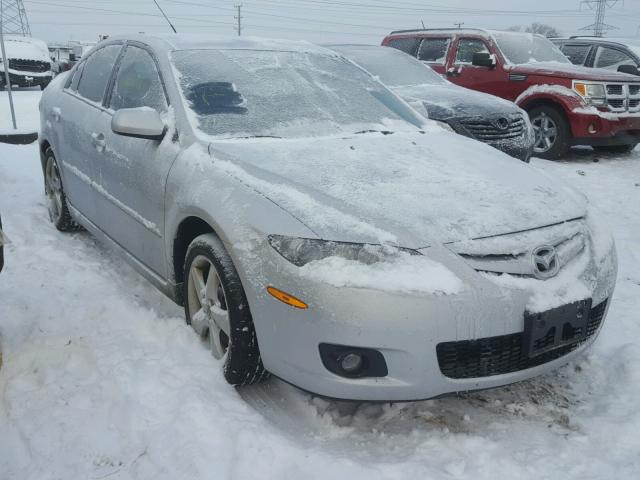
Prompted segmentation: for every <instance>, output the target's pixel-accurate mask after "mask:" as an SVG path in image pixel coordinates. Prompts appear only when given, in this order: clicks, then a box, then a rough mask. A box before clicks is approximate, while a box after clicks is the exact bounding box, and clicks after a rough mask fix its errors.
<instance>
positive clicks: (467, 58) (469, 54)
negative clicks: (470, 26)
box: [456, 38, 489, 64]
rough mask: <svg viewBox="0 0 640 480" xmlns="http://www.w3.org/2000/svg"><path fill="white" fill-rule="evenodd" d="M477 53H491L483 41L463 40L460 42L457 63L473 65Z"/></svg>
mask: <svg viewBox="0 0 640 480" xmlns="http://www.w3.org/2000/svg"><path fill="white" fill-rule="evenodd" d="M476 53H489V49H487V46H486V45H485V43H484V42H483V41H482V40H478V39H475V38H461V39H460V41H459V42H458V52H457V53H456V63H469V64H470V63H473V55H474V54H476Z"/></svg>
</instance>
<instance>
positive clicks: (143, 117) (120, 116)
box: [111, 107, 167, 140]
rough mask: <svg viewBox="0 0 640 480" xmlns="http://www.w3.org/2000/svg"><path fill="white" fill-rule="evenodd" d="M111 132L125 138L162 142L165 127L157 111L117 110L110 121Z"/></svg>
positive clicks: (146, 109)
mask: <svg viewBox="0 0 640 480" xmlns="http://www.w3.org/2000/svg"><path fill="white" fill-rule="evenodd" d="M111 130H113V132H114V133H117V134H118V135H124V136H125V137H134V138H145V139H147V140H162V137H164V134H165V132H166V130H167V127H166V126H165V124H164V122H163V121H162V118H160V114H159V113H158V112H157V111H155V110H153V109H152V108H148V107H141V108H123V109H122V110H118V111H117V112H116V113H115V114H114V115H113V118H112V119H111Z"/></svg>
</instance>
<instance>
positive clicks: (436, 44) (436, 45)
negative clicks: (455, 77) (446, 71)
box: [418, 38, 451, 65]
mask: <svg viewBox="0 0 640 480" xmlns="http://www.w3.org/2000/svg"><path fill="white" fill-rule="evenodd" d="M450 43H451V39H449V38H425V39H424V40H422V43H421V44H420V51H419V52H418V60H422V61H423V62H430V63H439V64H440V65H444V62H445V61H446V59H447V52H448V51H449V44H450Z"/></svg>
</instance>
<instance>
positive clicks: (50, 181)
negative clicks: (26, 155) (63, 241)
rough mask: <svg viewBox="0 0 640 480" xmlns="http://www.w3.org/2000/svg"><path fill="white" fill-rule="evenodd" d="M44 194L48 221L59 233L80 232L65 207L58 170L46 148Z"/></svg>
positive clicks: (49, 149)
mask: <svg viewBox="0 0 640 480" xmlns="http://www.w3.org/2000/svg"><path fill="white" fill-rule="evenodd" d="M44 193H45V196H46V197H47V206H48V208H49V219H50V220H51V223H53V224H54V225H55V227H56V228H57V229H58V230H60V231H61V232H76V231H78V230H82V227H80V226H79V225H78V224H77V223H76V222H75V221H74V220H73V217H71V213H69V207H68V205H67V196H66V195H65V193H64V187H63V185H62V177H60V169H59V168H58V162H57V160H56V157H55V155H54V154H53V150H51V148H48V149H47V151H46V152H45V162H44Z"/></svg>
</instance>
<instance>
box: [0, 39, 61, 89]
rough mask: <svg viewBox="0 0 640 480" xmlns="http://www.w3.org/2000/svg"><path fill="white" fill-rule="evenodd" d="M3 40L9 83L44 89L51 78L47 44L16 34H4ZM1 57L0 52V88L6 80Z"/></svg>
mask: <svg viewBox="0 0 640 480" xmlns="http://www.w3.org/2000/svg"><path fill="white" fill-rule="evenodd" d="M4 42H5V51H6V55H7V60H8V64H9V80H10V81H11V85H17V86H19V87H35V86H39V87H40V88H41V89H42V90H44V89H45V87H46V86H47V85H49V82H50V81H51V79H52V78H53V72H52V71H51V59H50V58H49V49H48V48H47V44H46V43H44V42H43V41H42V40H38V39H37V38H31V37H22V36H18V35H5V36H4ZM1 57H2V55H1V54H0V89H3V88H4V87H5V86H6V85H5V84H6V80H5V74H4V63H3V60H2V58H1Z"/></svg>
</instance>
